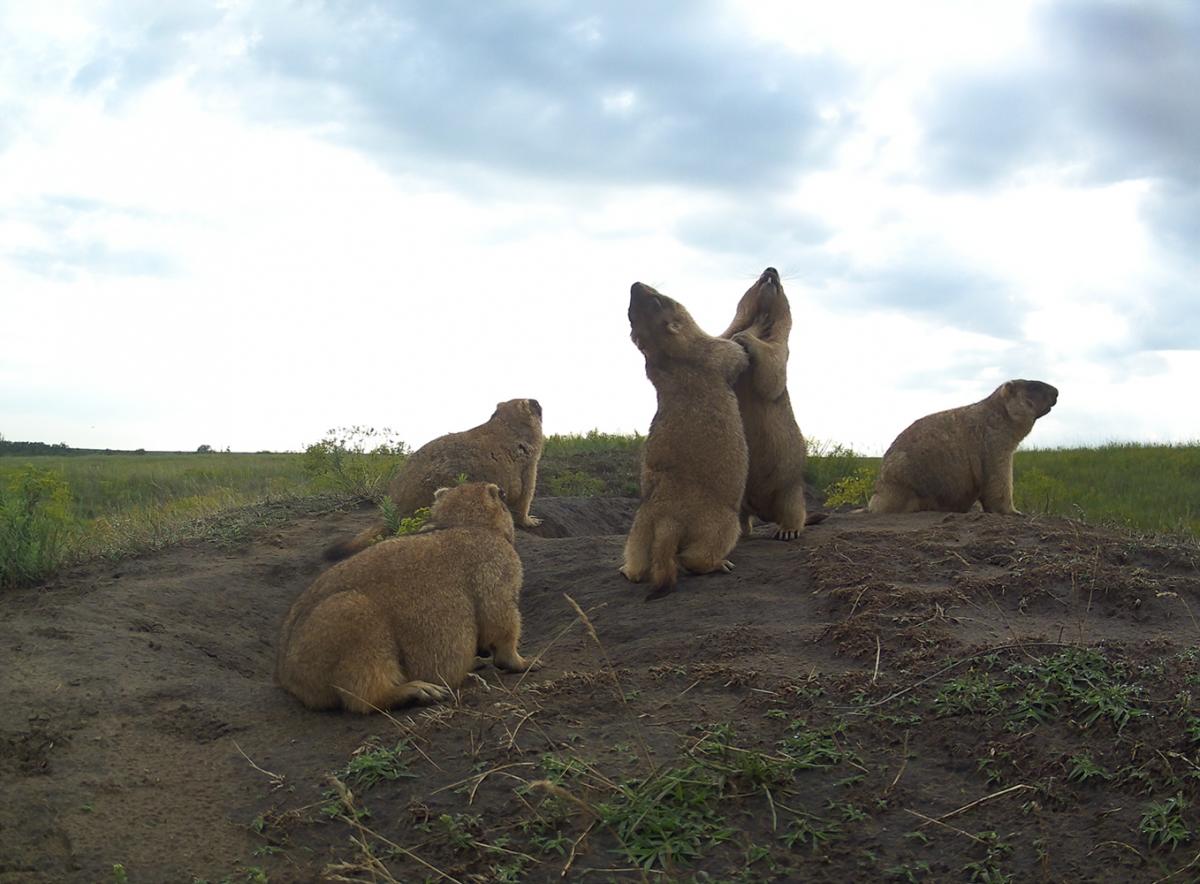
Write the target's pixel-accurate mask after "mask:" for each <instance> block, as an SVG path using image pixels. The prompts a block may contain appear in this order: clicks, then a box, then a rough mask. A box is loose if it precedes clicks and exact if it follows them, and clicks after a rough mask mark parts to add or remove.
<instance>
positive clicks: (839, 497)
mask: <svg viewBox="0 0 1200 884" xmlns="http://www.w3.org/2000/svg"><path fill="white" fill-rule="evenodd" d="M878 478H879V468H878V467H877V466H873V465H870V466H862V467H858V468H857V469H856V470H855V471H854V472H853V473H851V474H850V475H848V476H843V477H842V478H840V479H837V480H835V481H834V482H832V483H831V484H829V485H828V486H827V487H826V488H825V506H828V507H836V506H866V505H867V501H869V500H870V499H871V494H872V493H874V491H875V480H876V479H878Z"/></svg>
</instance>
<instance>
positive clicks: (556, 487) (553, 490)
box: [546, 470, 604, 497]
mask: <svg viewBox="0 0 1200 884" xmlns="http://www.w3.org/2000/svg"><path fill="white" fill-rule="evenodd" d="M546 487H547V489H548V490H549V492H550V494H552V495H554V496H555V497H598V496H599V495H601V494H603V493H604V480H603V479H599V478H597V477H596V476H589V475H588V474H587V473H585V472H582V471H581V470H564V471H563V472H561V473H559V474H558V475H557V476H552V477H551V478H550V479H547V480H546Z"/></svg>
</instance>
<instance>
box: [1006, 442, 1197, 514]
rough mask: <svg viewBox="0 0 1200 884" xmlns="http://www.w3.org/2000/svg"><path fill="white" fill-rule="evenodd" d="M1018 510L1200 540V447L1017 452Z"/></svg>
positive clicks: (1131, 446)
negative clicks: (1181, 535) (1198, 537)
mask: <svg viewBox="0 0 1200 884" xmlns="http://www.w3.org/2000/svg"><path fill="white" fill-rule="evenodd" d="M1013 486H1014V491H1015V495H1014V496H1015V502H1016V506H1017V509H1019V510H1023V511H1026V512H1034V513H1054V514H1056V515H1063V516H1071V517H1072V518H1077V519H1082V520H1084V521H1088V522H1105V523H1112V524H1118V525H1124V526H1126V527H1128V528H1132V529H1135V530H1138V531H1150V532H1164V533H1171V534H1191V535H1195V536H1200V444H1189V445H1140V444H1134V443H1124V444H1113V445H1102V446H1100V447H1097V448H1046V449H1034V450H1030V451H1019V452H1017V457H1016V461H1015V463H1014V465H1013Z"/></svg>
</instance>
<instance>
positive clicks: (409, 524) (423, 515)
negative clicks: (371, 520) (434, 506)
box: [379, 497, 429, 536]
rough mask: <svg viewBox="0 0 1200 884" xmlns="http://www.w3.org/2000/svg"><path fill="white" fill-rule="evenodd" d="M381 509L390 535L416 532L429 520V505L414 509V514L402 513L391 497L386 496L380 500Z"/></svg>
mask: <svg viewBox="0 0 1200 884" xmlns="http://www.w3.org/2000/svg"><path fill="white" fill-rule="evenodd" d="M379 511H380V513H382V514H383V523H384V525H386V526H387V533H388V536H404V535H406V534H416V533H417V532H418V531H420V530H421V529H422V528H423V527H425V523H426V522H428V521H429V507H427V506H423V507H418V508H417V509H415V510H413V512H412V515H407V516H406V515H402V514H401V513H400V511H399V510H398V509H397V508H396V504H395V503H394V502H393V501H392V499H391V498H390V497H384V498H382V499H381V500H380V501H379Z"/></svg>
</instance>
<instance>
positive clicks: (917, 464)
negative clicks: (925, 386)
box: [867, 380, 1058, 513]
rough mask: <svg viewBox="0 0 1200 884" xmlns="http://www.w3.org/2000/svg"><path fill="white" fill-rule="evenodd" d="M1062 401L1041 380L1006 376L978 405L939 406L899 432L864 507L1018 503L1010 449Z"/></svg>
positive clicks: (1003, 507) (959, 509)
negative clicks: (1006, 379)
mask: <svg viewBox="0 0 1200 884" xmlns="http://www.w3.org/2000/svg"><path fill="white" fill-rule="evenodd" d="M1056 402H1058V390H1056V389H1055V388H1054V387H1052V386H1050V385H1049V384H1044V383H1042V382H1041V381H1024V380H1012V381H1005V382H1004V383H1003V384H1001V385H1000V386H999V387H997V388H996V391H995V392H994V393H992V395H990V396H988V397H987V398H986V399H983V400H981V401H979V402H976V403H974V404H973V405H964V406H962V407H961V408H951V409H949V410H948V411H939V412H937V413H936V414H931V415H928V416H926V417H923V418H921V419H920V420H918V421H915V422H914V423H913V424H912V426H910V427H909V428H908V429H907V430H905V431H904V432H903V433H901V434H900V435H899V436H897V437H896V441H895V442H893V443H892V444H891V447H890V448H888V450H887V453H886V454H884V456H883V463H882V464H881V465H880V467H879V480H878V481H877V482H876V483H875V493H874V494H873V495H872V496H871V502H870V503H869V504H867V509H868V510H870V511H871V512H873V513H913V512H917V511H919V510H945V511H947V512H954V513H965V512H967V510H969V509H970V508H971V507H972V506H974V504H975V501H977V500H978V501H979V502H980V503H981V504H983V509H984V512H989V513H1016V512H1017V511H1016V510H1015V509H1013V502H1012V501H1013V479H1012V462H1013V452H1015V451H1016V450H1017V445H1018V444H1019V443H1020V441H1021V440H1022V439H1024V438H1025V437H1026V436H1028V435H1029V431H1030V430H1032V429H1033V423H1034V421H1036V420H1037V419H1038V418H1039V417H1042V416H1043V415H1046V414H1048V413H1049V412H1050V409H1051V408H1053V407H1054V405H1055V403H1056Z"/></svg>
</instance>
